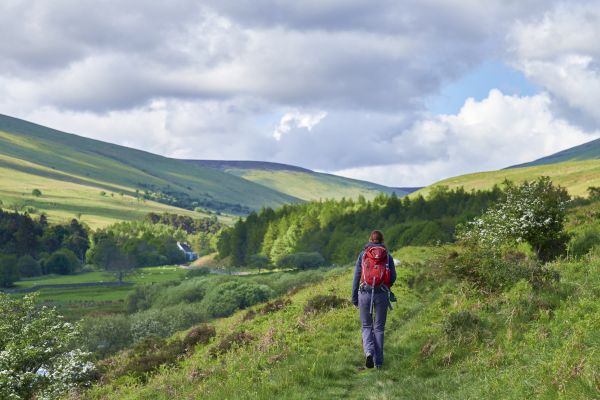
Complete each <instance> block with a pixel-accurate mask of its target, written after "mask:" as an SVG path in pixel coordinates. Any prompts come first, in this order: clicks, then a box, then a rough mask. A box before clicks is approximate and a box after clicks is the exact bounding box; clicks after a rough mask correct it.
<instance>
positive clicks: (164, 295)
mask: <svg viewBox="0 0 600 400" xmlns="http://www.w3.org/2000/svg"><path fill="white" fill-rule="evenodd" d="M207 287H210V282H209V280H206V279H191V280H187V281H184V282H182V283H180V284H179V285H176V286H172V287H169V288H168V289H167V290H164V291H161V292H159V293H158V294H157V296H156V298H155V300H154V304H153V306H154V307H167V306H172V305H176V304H180V303H196V302H200V301H201V300H202V299H203V298H204V296H205V294H206V291H207Z"/></svg>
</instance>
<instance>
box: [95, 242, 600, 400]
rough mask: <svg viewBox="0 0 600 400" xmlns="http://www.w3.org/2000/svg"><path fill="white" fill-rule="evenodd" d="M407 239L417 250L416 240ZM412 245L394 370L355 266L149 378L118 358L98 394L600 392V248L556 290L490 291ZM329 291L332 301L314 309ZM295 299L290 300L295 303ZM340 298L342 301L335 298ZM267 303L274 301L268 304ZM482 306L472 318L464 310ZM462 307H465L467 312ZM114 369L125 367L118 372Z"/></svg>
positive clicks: (391, 329) (570, 269)
mask: <svg viewBox="0 0 600 400" xmlns="http://www.w3.org/2000/svg"><path fill="white" fill-rule="evenodd" d="M407 250H409V251H408V252H407ZM417 250H418V251H412V249H406V250H405V251H404V252H400V253H396V254H395V257H396V258H400V259H401V260H413V261H414V260H420V261H421V262H416V263H409V262H408V261H406V262H404V263H403V264H402V266H401V267H400V268H399V283H398V285H397V287H396V289H395V292H396V295H397V297H398V302H397V303H396V307H395V309H394V310H392V311H391V312H390V313H389V315H388V323H387V328H386V345H385V346H386V361H385V366H384V369H383V370H382V371H374V370H367V369H365V368H364V366H363V362H364V360H363V356H362V352H361V347H360V331H359V321H358V312H357V311H356V309H354V307H352V306H350V305H348V304H347V303H346V302H345V299H347V298H348V297H349V293H350V283H351V276H352V273H351V271H350V269H349V270H348V271H347V272H346V273H342V274H341V275H337V276H334V277H331V278H328V279H326V280H325V281H323V282H322V283H320V284H316V285H313V286H311V287H309V288H307V289H304V290H301V291H299V292H297V293H294V294H290V295H287V296H284V298H283V299H282V301H281V302H280V304H284V306H283V309H281V310H278V309H277V308H275V307H270V308H269V307H265V306H258V307H254V308H253V309H254V310H255V313H253V312H252V311H242V312H239V313H237V314H235V315H234V316H233V317H230V318H227V319H222V320H219V321H217V322H216V323H215V327H216V331H217V336H216V337H215V338H214V339H213V340H212V341H211V342H209V343H208V344H206V345H198V346H197V347H196V348H195V351H194V352H193V354H188V355H187V356H182V358H181V359H180V360H179V362H177V363H176V364H175V365H174V366H173V367H170V368H162V369H160V370H159V371H158V372H157V373H155V374H154V375H153V376H150V377H149V378H148V381H147V382H143V381H138V380H136V379H134V378H131V377H128V376H121V377H119V378H110V376H111V374H115V373H117V374H118V370H119V368H120V366H121V365H122V363H124V362H126V360H127V357H128V356H127V353H123V354H122V355H121V356H119V357H117V358H115V359H113V360H112V361H111V362H110V363H109V364H108V365H109V372H107V373H106V377H105V379H106V381H105V382H104V384H103V385H102V386H96V387H94V388H93V389H92V390H91V391H89V392H87V394H86V395H85V396H84V397H85V398H90V399H171V398H182V399H187V398H189V399H192V398H203V399H213V398H214V399H224V398H232V399H233V398H245V399H271V398H285V399H323V398H349V399H365V398H371V399H398V398H407V399H479V398H485V399H497V398H502V399H523V398H548V399H550V398H552V399H588V398H596V397H598V396H599V395H600V377H599V376H598V373H597V371H598V370H599V368H600V355H599V353H598V352H597V351H596V349H597V348H598V346H599V345H600V334H598V332H599V331H600V318H599V316H600V301H599V300H600V293H599V292H598V290H597V288H598V286H599V285H600V257H598V256H590V257H588V258H586V259H583V260H581V261H574V260H573V261H563V262H558V263H555V264H553V265H552V268H555V269H556V270H558V271H559V272H560V274H561V282H560V284H557V286H556V287H555V288H554V289H552V290H548V291H544V292H540V291H539V290H534V289H532V288H531V287H530V286H529V285H528V284H527V282H525V281H521V282H519V283H518V284H517V285H515V286H514V287H513V288H512V289H510V290H508V291H505V292H502V293H496V294H482V293H481V292H478V291H477V290H475V289H474V288H473V287H472V286H470V285H469V284H467V283H465V282H462V281H457V280H453V279H446V278H444V279H442V277H441V276H440V275H439V273H438V272H437V271H436V269H435V268H432V266H433V267H434V266H435V263H431V262H430V261H427V262H423V261H425V260H426V259H427V258H431V257H434V256H435V254H436V253H437V252H438V251H440V250H439V249H438V250H436V249H435V248H427V249H425V250H423V249H417ZM317 295H326V296H331V295H333V296H337V297H338V298H339V299H342V302H341V303H340V304H337V305H333V306H332V307H329V306H327V302H324V304H325V307H323V308H319V307H318V305H317V307H316V308H315V307H313V308H312V310H308V309H307V305H308V304H309V303H310V302H311V301H313V300H314V299H315V296H317ZM286 300H289V304H288V303H287V301H286ZM332 304H333V303H332ZM264 310H267V311H264ZM465 315H467V316H471V317H470V318H473V319H469V318H462V317H460V316H465ZM457 316H459V317H457ZM113 376H114V375H113Z"/></svg>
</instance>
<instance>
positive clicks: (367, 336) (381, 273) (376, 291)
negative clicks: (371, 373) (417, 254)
mask: <svg viewBox="0 0 600 400" xmlns="http://www.w3.org/2000/svg"><path fill="white" fill-rule="evenodd" d="M395 281H396V266H395V265H394V259H393V258H392V256H391V255H390V254H389V253H388V251H387V249H386V247H385V245H384V244H383V233H381V232H380V231H377V230H375V231H373V232H371V235H370V236H369V243H368V244H367V245H365V247H364V248H363V250H362V251H361V252H360V254H359V256H358V259H357V260H356V266H355V268H354V280H353V282H352V304H354V306H356V307H358V309H359V310H360V323H361V326H362V343H363V350H364V354H365V365H366V367H367V368H373V366H375V368H381V367H382V366H383V336H384V330H385V320H386V317H387V310H388V307H390V308H391V304H390V300H391V299H390V296H391V292H390V287H391V286H392V285H393V284H394V282H395Z"/></svg>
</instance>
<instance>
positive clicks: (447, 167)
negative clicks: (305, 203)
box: [337, 90, 600, 186]
mask: <svg viewBox="0 0 600 400" xmlns="http://www.w3.org/2000/svg"><path fill="white" fill-rule="evenodd" d="M551 103H552V100H551V97H550V96H549V95H548V94H545V93H542V94H539V95H535V96H508V95H504V94H502V93H501V92H500V91H498V90H492V91H490V93H489V95H488V97H487V98H485V99H483V100H481V101H475V100H473V99H467V101H466V102H465V104H464V106H463V107H462V108H461V110H460V112H459V113H457V114H455V115H439V116H431V117H430V118H426V119H423V120H420V121H417V122H416V123H415V124H414V125H413V126H412V127H410V128H409V129H407V130H405V131H404V132H402V133H401V134H399V135H398V136H395V137H394V138H393V139H392V141H391V142H390V144H389V148H390V150H391V151H392V152H394V157H393V162H391V163H390V164H389V165H373V166H365V167H361V168H350V169H345V170H340V171H337V173H339V174H341V175H345V176H351V177H357V178H361V179H367V180H373V181H377V182H380V183H384V184H387V185H392V186H393V185H394V184H396V182H403V184H404V185H415V186H419V185H425V184H429V183H431V182H433V181H436V180H441V179H444V178H447V177H450V176H455V175H460V174H464V173H466V172H475V171H485V170H496V169H499V168H504V167H507V166H509V165H513V164H518V163H522V162H527V161H531V160H534V159H537V158H540V157H542V156H545V155H548V154H551V153H554V152H557V151H559V150H562V149H564V148H567V147H571V146H575V145H578V144H581V143H584V142H586V141H589V140H592V139H594V138H597V137H600V131H599V130H595V131H591V132H590V131H585V130H582V129H581V128H580V127H578V126H576V125H573V124H571V123H569V122H568V121H566V120H564V119H561V118H557V117H556V116H555V115H554V114H553V112H552V104H551Z"/></svg>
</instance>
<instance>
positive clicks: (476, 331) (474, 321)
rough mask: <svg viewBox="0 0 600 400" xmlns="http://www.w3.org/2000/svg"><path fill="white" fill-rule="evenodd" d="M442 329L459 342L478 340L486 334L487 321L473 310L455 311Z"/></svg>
mask: <svg viewBox="0 0 600 400" xmlns="http://www.w3.org/2000/svg"><path fill="white" fill-rule="evenodd" d="M442 330H443V331H444V333H445V334H446V336H447V337H448V338H449V339H452V340H456V341H458V342H459V343H464V342H467V343H468V342H473V341H478V340H480V339H481V338H483V336H484V334H485V331H486V329H485V323H484V322H483V321H482V320H481V318H479V317H478V316H477V315H476V314H474V313H472V312H471V311H459V312H453V313H450V315H448V317H446V319H445V320H444V322H443V324H442Z"/></svg>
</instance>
